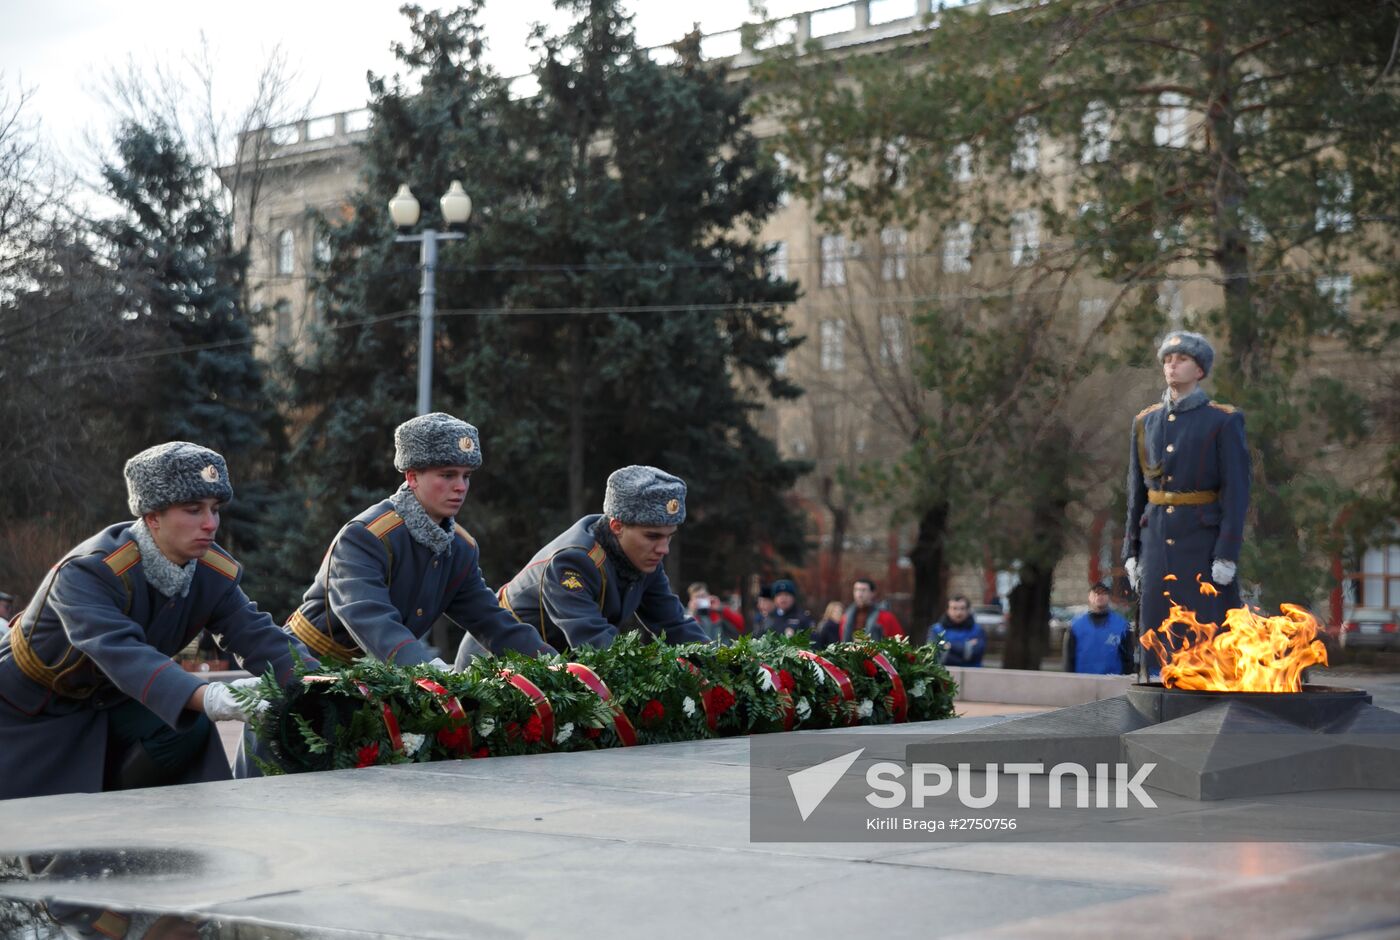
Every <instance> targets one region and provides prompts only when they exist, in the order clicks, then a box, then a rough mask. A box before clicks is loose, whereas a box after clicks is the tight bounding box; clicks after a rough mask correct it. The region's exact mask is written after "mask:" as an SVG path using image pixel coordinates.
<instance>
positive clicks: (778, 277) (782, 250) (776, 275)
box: [768, 242, 788, 281]
mask: <svg viewBox="0 0 1400 940" xmlns="http://www.w3.org/2000/svg"><path fill="white" fill-rule="evenodd" d="M769 248H770V249H771V251H772V253H771V254H770V255H769V256H768V276H769V277H771V278H772V279H773V280H775V281H786V280H787V276H788V247H787V242H773V244H772V245H770V246H769Z"/></svg>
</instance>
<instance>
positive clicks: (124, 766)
mask: <svg viewBox="0 0 1400 940" xmlns="http://www.w3.org/2000/svg"><path fill="white" fill-rule="evenodd" d="M126 483H127V493H128V503H129V505H130V508H131V511H132V513H133V514H134V515H135V516H137V519H136V520H135V521H133V522H122V523H118V524H116V525H113V526H109V527H108V528H106V529H104V530H103V531H101V532H99V533H97V534H96V535H94V536H93V537H92V538H90V539H88V540H87V541H85V542H83V543H82V544H81V545H79V546H78V547H76V548H74V549H73V550H72V551H70V552H69V553H68V554H67V555H66V556H64V557H63V558H62V559H61V560H60V561H59V562H58V564H56V565H54V567H53V568H52V570H50V571H49V573H48V576H47V577H45V578H44V581H43V583H42V584H41V585H40V586H39V589H38V590H37V591H36V592H35V594H34V597H33V599H32V600H31V601H30V602H29V606H28V607H27V608H26V609H25V611H24V613H23V614H22V615H21V616H20V617H19V618H18V620H16V621H15V623H14V625H13V629H12V630H11V632H10V635H9V637H8V638H7V639H6V640H5V641H3V642H0V798H10V797H24V796H41V795H45V794H53V793H91V792H98V791H101V790H114V789H129V788H132V787H139V786H157V785H161V784H167V783H193V782H198V781H204V780H221V779H227V778H228V777H229V765H228V761H227V759H226V758H225V756H224V751H223V745H222V744H221V742H220V740H219V736H218V734H216V733H215V732H214V731H213V727H212V721H222V720H246V719H247V717H248V714H247V712H246V710H245V709H246V708H248V707H251V706H247V705H245V704H244V702H245V701H246V700H245V699H243V698H241V697H239V696H236V695H235V694H234V693H233V691H232V688H231V687H230V686H229V685H226V684H224V683H220V682H206V681H204V680H203V679H201V678H199V677H198V676H196V675H194V674H192V673H189V672H186V671H185V670H183V669H181V668H180V666H179V665H178V664H177V663H176V662H175V661H174V660H173V659H172V658H171V657H172V656H173V655H174V654H175V653H178V652H179V651H180V650H181V649H183V648H184V647H185V646H186V645H188V644H189V642H190V641H191V640H193V639H194V638H195V637H197V636H198V635H199V632H200V631H201V630H209V631H210V632H211V633H213V634H214V635H215V636H216V637H217V638H218V641H219V644H220V645H221V646H222V647H224V648H225V649H228V650H231V651H232V652H233V653H234V654H236V655H237V656H238V657H239V659H240V660H241V661H242V664H243V666H244V668H246V669H248V670H250V671H252V672H254V673H262V672H265V671H266V670H267V669H268V668H269V667H272V668H273V669H275V670H276V674H277V676H278V677H279V678H280V679H282V680H283V681H287V680H289V679H290V678H291V675H292V669H293V665H294V657H293V650H295V651H297V652H298V653H299V654H300V655H302V656H305V657H307V658H310V657H309V654H308V653H307V651H306V649H305V648H304V647H302V645H301V644H300V643H297V642H296V641H294V640H291V639H290V638H289V637H288V636H287V635H286V634H285V633H283V632H282V631H281V630H279V629H278V627H277V625H276V623H275V622H274V621H273V620H272V618H271V617H270V616H268V615H267V614H266V613H263V612H262V611H260V610H258V608H257V606H256V605H255V604H254V603H253V602H252V601H250V600H249V599H248V597H247V596H246V595H245V594H244V593H243V590H242V588H241V587H240V586H239V582H240V581H241V579H242V574H243V572H242V568H241V567H240V566H239V564H238V562H236V561H234V560H233V558H232V557H230V556H229V554H228V553H227V552H225V551H224V550H223V549H222V548H220V547H219V546H218V545H217V544H215V542H214V534H215V532H216V531H217V530H218V527H219V512H220V510H221V509H222V507H223V506H224V504H225V503H227V502H228V501H229V500H230V499H231V498H232V496H233V487H232V485H231V484H230V482H229V477H228V468H227V466H226V465H225V463H224V458H223V457H221V456H219V454H217V453H215V452H214V451H212V450H209V449H207V448H204V447H200V446H198V445H196V444H190V443H186V442H183V441H175V442H172V443H169V444H162V445H160V446H158V447H152V448H150V449H148V450H145V451H142V452H141V453H139V454H137V455H136V456H135V457H132V458H131V460H129V461H127V464H126ZM312 661H313V662H314V659H313V660H312ZM243 682H245V683H250V684H255V683H256V680H243Z"/></svg>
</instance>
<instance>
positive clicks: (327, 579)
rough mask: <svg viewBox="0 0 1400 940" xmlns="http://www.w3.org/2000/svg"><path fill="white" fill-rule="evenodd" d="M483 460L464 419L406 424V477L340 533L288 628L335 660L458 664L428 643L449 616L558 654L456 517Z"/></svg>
mask: <svg viewBox="0 0 1400 940" xmlns="http://www.w3.org/2000/svg"><path fill="white" fill-rule="evenodd" d="M480 467H481V437H480V435H479V434H478V432H477V429H476V428H474V427H472V426H471V425H470V424H467V423H466V422H465V421H461V420H458V419H457V418H454V417H452V416H451V415H447V414H442V413H440V412H439V413H434V414H427V415H419V416H418V417H416V418H413V419H411V420H409V421H405V422H404V423H403V424H401V425H399V426H398V428H397V429H395V431H394V469H396V470H398V471H400V472H401V473H403V475H404V482H403V484H402V485H401V486H400V487H399V488H398V490H397V491H396V492H395V493H394V494H393V495H392V496H390V497H389V498H388V499H385V500H381V501H380V502H378V503H375V504H374V505H373V506H371V507H369V508H368V509H366V510H365V511H364V512H362V513H360V514H359V515H358V516H356V517H355V518H354V519H351V520H350V521H349V522H348V523H346V525H345V527H344V528H342V529H341V530H340V533H339V534H338V535H337V536H336V537H335V541H333V542H332V543H331V547H330V549H329V550H327V552H326V556H325V559H324V560H323V561H322V562H321V570H320V572H319V573H318V574H317V576H316V580H315V581H314V582H313V583H312V585H311V587H309V588H308V589H307V591H306V596H305V598H304V599H303V600H302V603H301V607H300V608H299V609H298V610H297V611H296V612H295V613H293V614H292V617H291V619H290V620H289V621H287V627H286V629H287V631H288V632H290V633H292V634H295V635H296V636H297V637H298V638H299V639H301V640H302V641H303V642H304V643H306V645H307V646H309V647H311V649H312V650H314V651H315V652H316V654H317V655H318V656H321V657H323V658H326V659H331V660H338V661H341V662H349V661H350V660H353V659H357V658H359V657H361V656H370V657H372V658H374V659H378V660H381V661H383V662H394V663H398V664H400V665H406V666H413V665H417V664H419V663H429V664H430V665H433V666H436V667H438V668H440V669H450V668H451V667H450V666H449V665H448V664H447V663H446V662H445V661H443V659H442V658H441V657H440V656H439V655H438V654H437V651H436V650H434V649H433V648H432V647H431V646H429V645H428V644H427V642H425V638H426V637H427V635H428V632H429V630H431V628H432V626H433V624H434V623H435V622H437V619H438V617H440V616H444V615H445V616H447V617H449V618H451V619H452V620H453V621H455V622H456V623H457V624H458V625H459V626H461V627H462V628H463V629H464V630H466V631H467V633H468V635H470V636H474V637H475V638H476V640H477V641H478V642H479V643H480V644H481V646H484V647H485V648H486V649H487V650H489V651H490V652H493V653H499V652H502V651H504V650H508V649H510V650H518V651H520V652H524V653H540V652H544V653H553V652H554V650H553V649H552V648H551V647H550V646H549V645H548V644H547V643H545V642H544V641H543V640H541V639H540V636H539V634H538V633H536V632H535V631H533V630H531V629H529V628H528V627H526V626H524V625H522V624H521V623H520V622H519V621H517V620H516V619H515V618H514V617H512V616H511V615H510V614H509V613H507V612H506V611H504V610H502V609H501V607H500V604H499V603H497V600H496V595H495V594H494V593H493V592H492V591H491V589H490V588H489V587H487V586H486V582H485V581H484V580H483V579H482V577H481V567H480V564H479V562H478V559H479V557H480V553H479V551H478V549H477V544H476V539H474V538H472V537H471V535H470V534H468V532H467V530H466V529H464V528H462V527H461V526H460V525H458V524H457V522H456V517H457V514H458V513H459V512H460V511H461V509H462V503H463V502H464V501H465V499H466V496H467V490H468V489H469V488H470V486H471V477H472V474H473V473H474V472H475V471H476V470H477V469H478V468H480ZM477 648H478V649H480V647H477Z"/></svg>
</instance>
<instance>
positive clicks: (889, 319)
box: [880, 313, 904, 365]
mask: <svg viewBox="0 0 1400 940" xmlns="http://www.w3.org/2000/svg"><path fill="white" fill-rule="evenodd" d="M880 361H881V362H882V363H884V364H885V365H899V364H900V363H901V362H903V361H904V318H903V317H901V316H899V315H898V314H893V313H885V314H881V315H880Z"/></svg>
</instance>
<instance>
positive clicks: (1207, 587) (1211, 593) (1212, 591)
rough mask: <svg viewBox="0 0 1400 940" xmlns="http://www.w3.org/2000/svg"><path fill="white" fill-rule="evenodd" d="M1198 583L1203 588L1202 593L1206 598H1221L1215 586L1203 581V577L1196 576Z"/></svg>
mask: <svg viewBox="0 0 1400 940" xmlns="http://www.w3.org/2000/svg"><path fill="white" fill-rule="evenodd" d="M1196 583H1197V584H1199V585H1200V586H1201V593H1202V594H1204V595H1205V596H1206V597H1219V596H1220V592H1219V591H1218V590H1216V587H1215V585H1214V584H1211V583H1210V582H1209V581H1202V580H1201V576H1200V575H1199V574H1198V575H1196Z"/></svg>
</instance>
